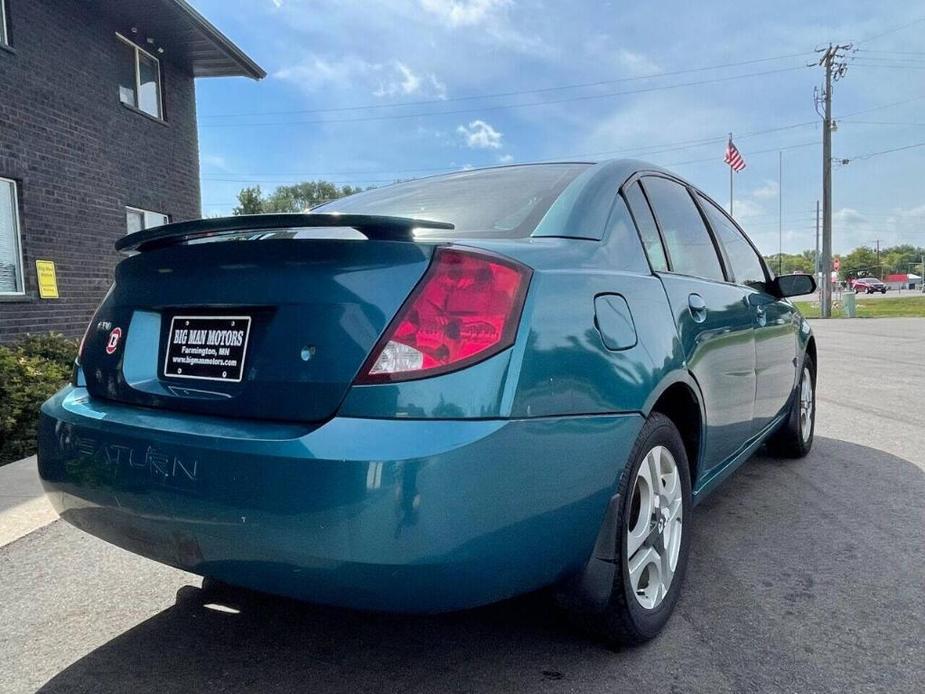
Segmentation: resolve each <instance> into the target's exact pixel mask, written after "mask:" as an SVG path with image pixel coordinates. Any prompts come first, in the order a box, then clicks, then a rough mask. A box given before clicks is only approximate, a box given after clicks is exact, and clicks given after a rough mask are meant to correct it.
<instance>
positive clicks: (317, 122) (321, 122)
mask: <svg viewBox="0 0 925 694" xmlns="http://www.w3.org/2000/svg"><path fill="white" fill-rule="evenodd" d="M805 68H806V66H804V65H800V66H797V67H787V68H779V69H776V70H765V71H762V72H750V73H745V74H742V75H729V76H726V77H714V78H711V79H706V80H697V81H694V82H681V83H678V84H668V85H661V86H654V87H643V88H641V89H630V90H625V91H617V92H607V93H604V94H584V95H580V96H572V97H565V98H561V99H548V100H545V101H531V102H527V103H521V104H498V105H493V106H482V107H475V108H462V109H452V110H443V111H419V112H416V113H391V114H383V115H379V116H362V117H359V118H337V119H335V118H325V119H318V120H290V121H274V122H261V123H202V124H201V125H200V127H202V128H255V127H278V126H281V125H324V124H328V125H333V124H341V123H361V122H368V121H380V120H401V119H406V118H423V117H431V116H449V115H458V114H461V113H484V112H486V111H502V110H507V109H515V108H531V107H534V106H550V105H554V104H563V103H571V102H575V101H591V100H596V99H607V98H611V97H615V96H625V95H630V94H644V93H648V92H656V91H663V90H668V89H681V88H683V87H700V86H703V85H707V84H716V83H720V82H731V81H734V80H741V79H750V78H752V77H762V76H767V75H775V74H781V73H784V72H793V71H795V70H804V69H805Z"/></svg>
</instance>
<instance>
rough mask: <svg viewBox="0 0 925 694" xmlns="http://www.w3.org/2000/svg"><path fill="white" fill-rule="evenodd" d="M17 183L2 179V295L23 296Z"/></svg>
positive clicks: (0, 242) (0, 271) (0, 253)
mask: <svg viewBox="0 0 925 694" xmlns="http://www.w3.org/2000/svg"><path fill="white" fill-rule="evenodd" d="M23 293H24V290H23V277H22V245H21V244H20V234H19V204H18V200H17V194H16V182H15V181H10V180H9V179H6V178H0V294H23Z"/></svg>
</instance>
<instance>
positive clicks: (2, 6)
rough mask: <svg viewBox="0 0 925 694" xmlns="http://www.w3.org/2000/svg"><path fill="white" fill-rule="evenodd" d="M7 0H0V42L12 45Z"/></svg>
mask: <svg viewBox="0 0 925 694" xmlns="http://www.w3.org/2000/svg"><path fill="white" fill-rule="evenodd" d="M6 12H7V11H6V0H0V43H2V44H3V45H4V46H9V45H10V28H9V25H8V24H7V17H6Z"/></svg>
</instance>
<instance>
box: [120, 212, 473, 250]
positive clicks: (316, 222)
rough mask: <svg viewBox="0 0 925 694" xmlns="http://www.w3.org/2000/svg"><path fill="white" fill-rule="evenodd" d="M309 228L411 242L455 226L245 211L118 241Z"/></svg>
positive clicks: (158, 242)
mask: <svg viewBox="0 0 925 694" xmlns="http://www.w3.org/2000/svg"><path fill="white" fill-rule="evenodd" d="M305 227H350V228H353V229H356V230H357V231H359V232H360V233H361V234H363V235H364V236H366V238H368V239H382V240H387V241H410V240H412V239H413V238H414V233H413V232H414V229H453V228H455V227H454V226H453V225H452V224H450V223H449V222H435V221H432V220H429V219H412V218H411V217H390V216H386V215H375V214H337V213H324V214H322V213H305V214H299V213H280V214H245V215H238V216H236V217H218V218H215V219H194V220H192V221H189V222H176V223H174V224H165V225H163V226H159V227H152V228H151V229H145V230H143V231H136V232H135V233H134V234H128V235H127V236H123V237H122V238H120V239H119V240H118V241H116V250H117V251H150V250H154V249H155V248H162V247H164V246H172V245H174V244H177V243H182V242H184V241H189V240H190V239H196V238H203V237H207V236H216V235H218V234H230V233H234V232H238V231H262V230H271V229H294V228H305Z"/></svg>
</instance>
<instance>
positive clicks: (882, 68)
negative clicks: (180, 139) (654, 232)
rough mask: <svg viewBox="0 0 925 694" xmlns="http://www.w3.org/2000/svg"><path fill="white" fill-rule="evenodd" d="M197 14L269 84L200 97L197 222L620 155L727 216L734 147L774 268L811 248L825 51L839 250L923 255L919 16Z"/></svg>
mask: <svg viewBox="0 0 925 694" xmlns="http://www.w3.org/2000/svg"><path fill="white" fill-rule="evenodd" d="M193 4H194V5H195V6H196V8H197V9H198V10H199V11H200V12H202V13H203V14H204V15H205V16H206V17H208V18H209V20H210V21H212V22H213V23H214V24H215V25H216V26H218V27H219V28H220V29H221V30H222V31H223V32H224V33H226V34H227V35H228V36H229V37H230V38H231V39H232V40H234V41H235V43H237V44H238V45H239V46H240V47H241V48H243V49H244V50H245V52H247V53H248V55H250V56H251V57H252V58H253V59H254V60H256V61H257V63H259V64H260V65H261V66H262V67H263V68H264V69H265V70H266V71H267V77H266V79H264V80H262V81H260V82H254V81H251V80H247V79H245V78H219V79H203V80H199V81H198V83H197V94H198V113H199V139H200V151H201V167H202V201H203V213H204V214H206V215H219V214H227V213H230V211H231V209H232V207H233V206H234V205H235V202H236V195H237V192H238V190H239V189H240V188H242V187H244V186H250V185H258V184H259V185H260V186H261V187H262V188H263V190H265V191H268V190H272V189H273V188H275V187H276V186H278V185H281V184H287V183H294V182H297V181H301V180H312V179H321V178H323V179H327V180H331V181H335V182H338V183H344V184H352V185H361V186H381V185H387V184H388V183H390V182H393V181H395V180H397V179H408V178H415V177H420V176H426V175H431V174H434V173H439V172H444V171H452V170H457V169H463V168H469V167H481V166H495V165H498V164H506V163H520V162H531V161H546V160H562V159H566V160H580V161H601V160H604V159H609V158H623V157H628V158H635V159H643V160H645V161H649V162H652V163H655V164H659V165H662V166H665V167H667V168H669V169H671V170H672V171H674V172H676V173H677V174H678V175H680V176H682V177H683V178H685V179H687V180H689V181H690V182H691V183H693V184H694V185H696V186H697V187H699V188H701V189H702V190H703V191H704V192H706V193H707V194H708V195H710V196H712V197H713V198H714V199H716V200H717V201H718V202H720V203H721V204H723V205H728V202H729V168H728V166H726V165H725V164H724V163H723V154H724V150H725V145H726V138H727V137H728V133H730V132H732V133H733V138H734V141H735V144H736V146H737V147H738V148H739V150H740V152H741V153H742V155H743V156H744V158H745V161H746V163H747V167H746V168H745V170H744V171H742V172H740V173H738V174H735V176H734V187H735V197H734V213H735V216H736V218H737V219H738V220H739V222H740V223H741V224H742V225H743V227H744V228H745V229H746V231H747V232H748V233H749V235H750V236H751V237H752V239H753V240H754V241H755V242H756V244H757V245H758V247H759V248H760V249H761V250H762V252H764V253H765V254H770V253H775V252H777V250H778V248H779V247H780V246H782V248H783V250H784V252H799V251H802V250H804V249H811V248H814V246H815V237H816V232H815V215H816V212H815V209H816V200H817V199H819V198H820V197H821V191H822V183H821V181H822V154H821V150H822V148H821V144H820V143H821V137H822V128H821V123H820V118H819V116H818V115H817V113H816V110H815V106H814V98H813V94H814V88H816V87H817V86H819V85H821V83H822V79H823V71H822V68H820V67H818V65H815V63H816V62H817V61H818V58H819V55H818V54H817V53H815V52H814V51H816V50H817V49H818V48H820V47H823V46H825V45H827V44H828V43H829V42H835V43H852V44H853V46H854V48H855V49H857V50H853V51H852V52H850V53H848V54H847V55H846V59H847V63H848V68H847V72H846V73H845V75H844V77H843V78H842V79H840V80H839V81H838V82H837V83H836V85H835V88H834V90H833V114H834V117H835V119H836V121H837V124H838V128H837V132H835V133H834V135H833V157H834V158H835V159H837V160H838V163H837V164H836V165H835V166H834V168H833V248H834V250H835V252H836V253H845V252H847V251H849V250H850V249H852V248H854V247H856V246H859V245H871V246H872V245H873V244H874V243H875V242H876V240H878V239H879V240H880V243H881V245H882V246H889V245H893V244H896V243H912V244H915V245H920V246H925V146H918V147H914V146H913V145H923V144H925V1H923V0H918V1H916V2H909V1H908V0H906V1H901V2H877V3H871V2H825V3H808V2H805V0H803V1H800V2H796V1H793V0H777V1H776V2H773V3H760V4H759V3H753V2H742V0H738V1H737V2H725V1H723V2H716V1H710V0H701V1H699V2H690V1H687V2H677V1H675V0H662V1H661V2H621V1H612V2H574V1H573V2H549V1H541V0H376V1H369V0H365V1H363V0H194V2H193ZM808 63H813V66H808V65H807V64H808ZM910 146H913V147H910ZM906 147H910V148H908V149H901V150H900V151H887V150H897V149H900V148H906ZM781 152H782V154H779V153H781ZM881 152H883V153H882V154H881ZM781 157H782V162H783V165H782V167H781V169H780V171H779V161H780V158H781ZM841 160H848V163H846V164H845V163H841ZM779 174H782V175H779ZM779 180H780V181H782V186H781V185H779ZM779 208H782V210H783V216H782V219H783V234H782V242H781V235H779V218H778V210H779Z"/></svg>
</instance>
